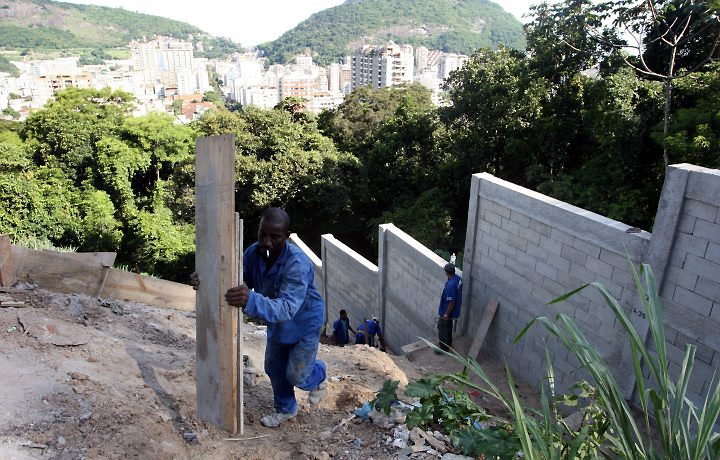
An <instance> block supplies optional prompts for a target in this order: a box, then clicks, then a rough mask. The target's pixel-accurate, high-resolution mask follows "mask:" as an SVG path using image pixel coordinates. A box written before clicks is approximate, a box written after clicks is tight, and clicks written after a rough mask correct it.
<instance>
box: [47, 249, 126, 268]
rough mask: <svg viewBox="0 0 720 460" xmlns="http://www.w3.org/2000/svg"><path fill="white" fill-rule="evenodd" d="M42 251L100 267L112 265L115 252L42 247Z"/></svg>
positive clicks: (115, 255)
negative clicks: (56, 249) (61, 250)
mask: <svg viewBox="0 0 720 460" xmlns="http://www.w3.org/2000/svg"><path fill="white" fill-rule="evenodd" d="M42 252H44V253H45V252H49V253H53V254H56V255H57V257H65V258H67V259H70V260H75V261H77V262H81V263H84V264H87V265H92V266H97V265H100V266H101V267H105V266H107V267H112V266H113V264H114V263H115V257H117V253H116V252H57V251H52V250H50V249H43V250H42Z"/></svg>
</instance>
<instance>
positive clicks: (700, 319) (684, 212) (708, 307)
mask: <svg viewBox="0 0 720 460" xmlns="http://www.w3.org/2000/svg"><path fill="white" fill-rule="evenodd" d="M655 220H656V224H655V228H654V229H653V236H652V245H651V255H650V258H649V259H650V263H651V266H652V268H653V272H654V273H655V275H656V277H657V278H658V286H659V289H660V301H661V303H662V305H663V311H664V319H665V334H666V335H665V342H666V344H665V345H666V349H667V351H668V359H669V360H670V375H671V377H673V378H674V379H676V378H677V376H678V374H679V372H680V368H681V367H682V362H683V357H684V354H685V347H686V345H687V344H693V345H695V346H696V347H697V351H696V355H695V361H694V367H693V374H692V375H693V376H692V379H691V380H690V385H689V388H688V397H689V398H690V399H692V400H694V401H695V402H696V403H700V404H701V403H702V401H704V398H705V395H706V394H707V392H708V390H709V389H710V388H711V382H712V380H713V376H714V374H715V373H716V372H717V370H718V369H719V368H720V333H718V331H720V171H718V170H714V169H707V168H701V167H698V166H693V165H688V164H681V165H672V166H670V167H669V168H668V170H667V174H666V177H665V184H664V186H663V192H662V195H661V197H660V203H659V206H658V213H657V216H656V219H655ZM715 377H716V380H717V376H715Z"/></svg>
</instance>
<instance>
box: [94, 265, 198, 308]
mask: <svg viewBox="0 0 720 460" xmlns="http://www.w3.org/2000/svg"><path fill="white" fill-rule="evenodd" d="M92 295H95V294H94V293H93V294H92ZM98 297H101V298H103V299H106V298H110V299H117V300H130V301H133V302H140V303H146V304H148V305H155V306H158V307H166V308H174V309H176V310H183V311H193V310H195V291H194V290H193V288H192V286H190V285H188V284H182V283H175V282H173V281H167V280H161V279H159V278H153V277H150V276H143V275H139V274H137V273H132V272H127V271H124V270H119V269H117V268H109V269H107V277H106V278H105V283H104V284H103V285H102V290H101V291H100V295H99V296H98Z"/></svg>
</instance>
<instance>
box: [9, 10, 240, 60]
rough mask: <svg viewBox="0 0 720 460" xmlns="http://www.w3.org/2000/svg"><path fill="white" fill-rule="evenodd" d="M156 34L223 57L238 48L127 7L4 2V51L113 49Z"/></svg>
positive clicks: (191, 27)
mask: <svg viewBox="0 0 720 460" xmlns="http://www.w3.org/2000/svg"><path fill="white" fill-rule="evenodd" d="M149 1H151V0H149ZM155 35H165V36H170V37H175V38H181V39H186V40H187V39H189V38H190V37H191V36H192V38H193V41H194V42H197V41H203V43H204V44H205V45H206V46H205V48H206V49H207V48H215V49H216V51H221V50H220V48H222V52H226V51H233V50H239V49H240V45H238V44H236V43H233V42H231V41H230V40H226V39H221V38H211V37H210V36H209V35H208V34H207V33H205V32H203V31H202V30H200V29H198V28H197V27H195V26H192V25H190V24H187V23H185V22H180V21H174V20H172V19H167V18H163V17H160V16H152V15H149V14H141V13H134V12H132V11H127V10H125V9H123V8H108V7H105V6H96V5H76V4H73V3H62V2H54V1H51V0H0V48H4V49H14V50H23V49H71V48H99V49H102V48H115V47H123V46H127V44H128V42H129V41H130V40H133V39H140V38H142V37H148V38H151V37H153V36H155ZM202 54H203V53H200V55H202ZM206 54H207V53H206ZM208 57H213V56H208Z"/></svg>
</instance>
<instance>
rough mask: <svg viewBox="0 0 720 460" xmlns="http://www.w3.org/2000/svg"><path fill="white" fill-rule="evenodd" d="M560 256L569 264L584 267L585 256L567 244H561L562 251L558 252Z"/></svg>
mask: <svg viewBox="0 0 720 460" xmlns="http://www.w3.org/2000/svg"><path fill="white" fill-rule="evenodd" d="M560 255H561V256H562V257H563V258H565V259H567V260H569V261H570V262H575V263H576V264H578V265H581V266H585V259H586V258H587V254H586V253H584V252H582V251H578V250H577V249H575V248H574V247H572V246H568V245H567V244H565V243H563V246H562V249H561V250H560Z"/></svg>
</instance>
